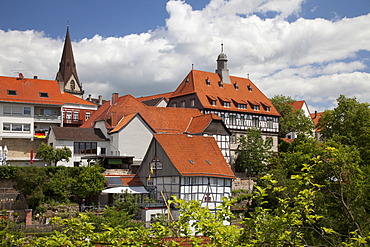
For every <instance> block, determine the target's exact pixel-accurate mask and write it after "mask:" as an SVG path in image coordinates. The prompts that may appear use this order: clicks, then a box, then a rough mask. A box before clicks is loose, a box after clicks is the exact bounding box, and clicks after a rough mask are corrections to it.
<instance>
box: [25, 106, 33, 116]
mask: <svg viewBox="0 0 370 247" xmlns="http://www.w3.org/2000/svg"><path fill="white" fill-rule="evenodd" d="M23 115H25V116H31V107H23Z"/></svg>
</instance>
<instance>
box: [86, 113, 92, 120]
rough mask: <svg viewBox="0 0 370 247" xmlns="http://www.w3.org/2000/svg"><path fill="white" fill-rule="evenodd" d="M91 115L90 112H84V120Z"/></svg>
mask: <svg viewBox="0 0 370 247" xmlns="http://www.w3.org/2000/svg"><path fill="white" fill-rule="evenodd" d="M90 116H91V112H86V114H85V120H88V119H89V118H90Z"/></svg>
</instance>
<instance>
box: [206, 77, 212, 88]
mask: <svg viewBox="0 0 370 247" xmlns="http://www.w3.org/2000/svg"><path fill="white" fill-rule="evenodd" d="M206 84H207V86H210V85H211V82H210V81H209V79H208V78H207V79H206Z"/></svg>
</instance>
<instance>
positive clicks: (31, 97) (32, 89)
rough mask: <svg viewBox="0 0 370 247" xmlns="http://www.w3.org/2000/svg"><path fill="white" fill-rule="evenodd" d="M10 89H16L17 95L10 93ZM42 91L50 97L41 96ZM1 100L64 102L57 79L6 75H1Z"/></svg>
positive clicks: (36, 102) (40, 102)
mask: <svg viewBox="0 0 370 247" xmlns="http://www.w3.org/2000/svg"><path fill="white" fill-rule="evenodd" d="M8 90H15V91H16V94H17V95H8ZM40 92H41V93H47V96H48V97H40ZM0 101H2V102H19V103H33V104H48V105H63V103H64V102H63V98H62V96H61V93H60V89H59V85H58V82H57V81H49V80H40V79H29V78H23V79H19V78H16V77H5V76H0Z"/></svg>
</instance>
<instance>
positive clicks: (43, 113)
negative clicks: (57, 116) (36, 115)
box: [40, 109, 53, 116]
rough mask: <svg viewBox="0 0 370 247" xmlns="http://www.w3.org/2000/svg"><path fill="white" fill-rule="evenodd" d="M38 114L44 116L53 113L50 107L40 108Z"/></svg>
mask: <svg viewBox="0 0 370 247" xmlns="http://www.w3.org/2000/svg"><path fill="white" fill-rule="evenodd" d="M40 114H41V115H44V116H51V115H53V110H51V109H40Z"/></svg>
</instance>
